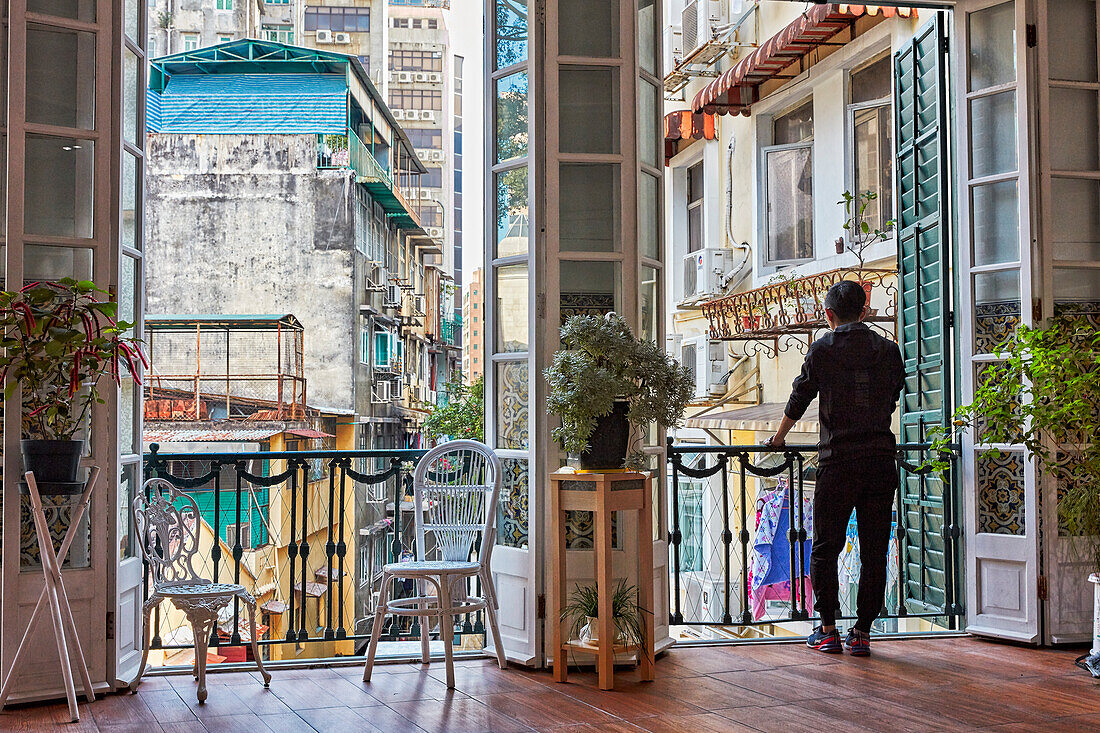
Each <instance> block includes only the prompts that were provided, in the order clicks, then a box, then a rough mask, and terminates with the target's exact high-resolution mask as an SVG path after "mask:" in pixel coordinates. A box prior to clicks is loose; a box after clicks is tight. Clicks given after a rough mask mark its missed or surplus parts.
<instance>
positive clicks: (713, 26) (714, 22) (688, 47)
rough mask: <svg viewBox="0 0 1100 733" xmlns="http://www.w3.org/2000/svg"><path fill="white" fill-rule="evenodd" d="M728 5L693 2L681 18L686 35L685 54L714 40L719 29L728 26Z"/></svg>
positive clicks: (715, 0)
mask: <svg viewBox="0 0 1100 733" xmlns="http://www.w3.org/2000/svg"><path fill="white" fill-rule="evenodd" d="M725 11H726V3H725V2H723V1H722V0H691V2H689V3H688V4H687V5H686V6H685V7H684V13H683V15H682V16H681V19H682V20H683V24H682V26H681V28H682V29H683V34H684V54H685V55H687V54H691V52H692V51H694V50H695V49H697V48H699V47H700V46H702V45H703V44H704V43H708V42H709V41H712V40H714V37H715V35H716V33H717V31H718V29H719V28H721V27H722V26H723V25H725V24H726V22H727V18H726V12H725Z"/></svg>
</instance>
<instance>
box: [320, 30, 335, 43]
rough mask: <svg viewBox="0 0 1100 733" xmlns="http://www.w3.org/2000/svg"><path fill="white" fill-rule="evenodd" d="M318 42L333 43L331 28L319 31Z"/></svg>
mask: <svg viewBox="0 0 1100 733" xmlns="http://www.w3.org/2000/svg"><path fill="white" fill-rule="evenodd" d="M317 43H332V31H330V30H318V31H317Z"/></svg>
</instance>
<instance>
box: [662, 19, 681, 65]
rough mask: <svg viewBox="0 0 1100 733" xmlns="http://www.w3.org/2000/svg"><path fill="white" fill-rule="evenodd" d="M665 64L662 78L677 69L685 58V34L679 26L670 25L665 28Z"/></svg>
mask: <svg viewBox="0 0 1100 733" xmlns="http://www.w3.org/2000/svg"><path fill="white" fill-rule="evenodd" d="M664 52H665V64H664V71H663V72H662V76H664V75H666V74H668V72H670V71H672V70H673V69H675V68H676V65H677V64H679V63H680V61H681V60H683V58H684V32H683V31H682V30H681V29H680V26H678V25H670V26H668V27H666V28H665V44H664Z"/></svg>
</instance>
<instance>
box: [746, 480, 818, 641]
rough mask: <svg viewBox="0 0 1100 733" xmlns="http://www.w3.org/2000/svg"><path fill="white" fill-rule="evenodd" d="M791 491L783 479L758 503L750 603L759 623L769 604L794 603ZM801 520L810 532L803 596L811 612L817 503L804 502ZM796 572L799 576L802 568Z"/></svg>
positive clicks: (805, 547)
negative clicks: (811, 550) (789, 491)
mask: <svg viewBox="0 0 1100 733" xmlns="http://www.w3.org/2000/svg"><path fill="white" fill-rule="evenodd" d="M787 487H788V484H787V479H786V478H785V477H781V478H780V479H779V483H778V485H777V486H776V488H774V489H772V490H771V491H767V492H765V493H764V494H763V495H762V496H761V497H760V498H759V500H758V501H757V513H756V533H755V536H754V537H753V541H752V558H751V560H750V564H749V602H750V604H751V605H752V613H753V618H755V619H756V620H757V621H759V620H760V619H762V618H763V617H764V615H765V606H766V603H767V601H770V600H777V601H790V599H791V578H792V569H791V543H790V538H789V534H788V532H789V530H790V511H789V509H790V500H789V497H788V490H787ZM801 519H802V526H803V527H805V528H806V541H805V542H803V543H802V566H801V568H800V569H801V572H802V575H801V576H799V577H800V578H801V582H800V585H801V592H800V596H801V597H803V598H805V607H806V608H807V609H809V608H811V607H812V606H813V588H812V586H811V585H810V547H811V545H812V543H813V502H812V500H811V499H810V497H804V498H803V500H802V518H801ZM796 521H797V517H796ZM796 562H797V556H796ZM794 570H795V572H798V570H799V568H798V567H796V568H795V569H794Z"/></svg>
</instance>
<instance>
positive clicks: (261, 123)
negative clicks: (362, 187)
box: [147, 74, 348, 135]
mask: <svg viewBox="0 0 1100 733" xmlns="http://www.w3.org/2000/svg"><path fill="white" fill-rule="evenodd" d="M347 95H348V88H347V80H346V78H345V76H344V75H342V74H195V75H192V74H177V75H175V76H172V77H171V78H170V79H169V81H168V84H167V85H166V86H165V89H164V91H163V92H160V93H158V92H156V91H153V90H150V91H149V95H148V96H149V101H148V104H147V108H148V110H149V112H150V114H149V119H148V124H149V130H150V132H166V133H173V132H176V133H193V134H224V135H246V134H280V133H282V134H301V133H316V134H343V133H345V132H346V131H347V104H348V102H347Z"/></svg>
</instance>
